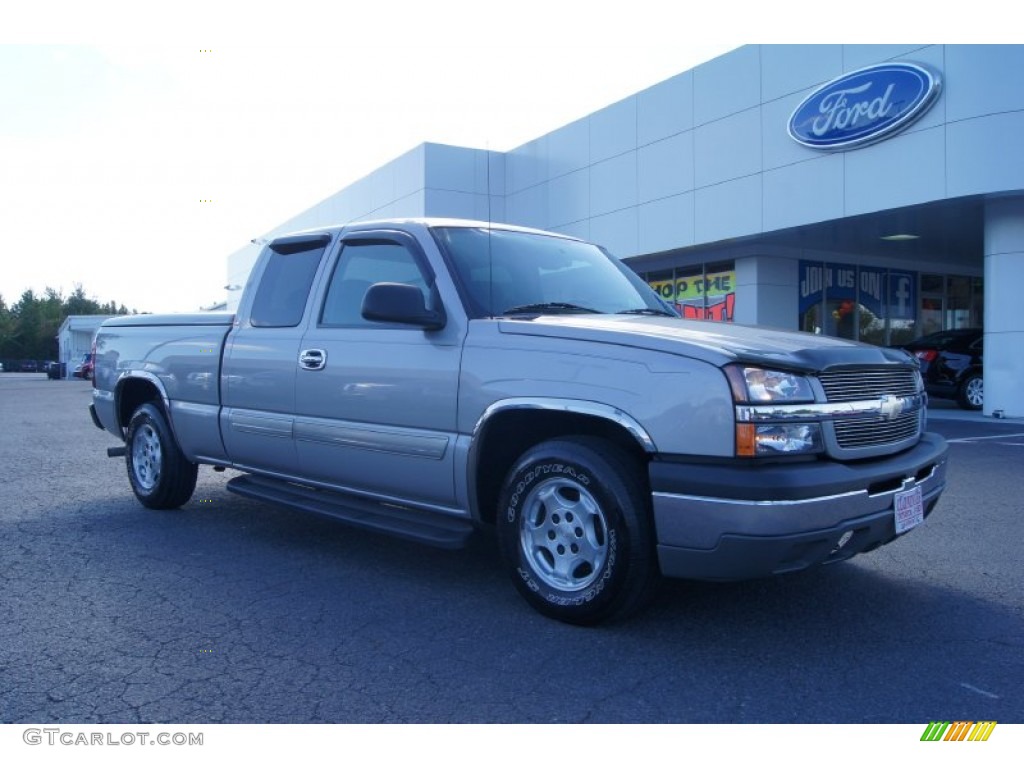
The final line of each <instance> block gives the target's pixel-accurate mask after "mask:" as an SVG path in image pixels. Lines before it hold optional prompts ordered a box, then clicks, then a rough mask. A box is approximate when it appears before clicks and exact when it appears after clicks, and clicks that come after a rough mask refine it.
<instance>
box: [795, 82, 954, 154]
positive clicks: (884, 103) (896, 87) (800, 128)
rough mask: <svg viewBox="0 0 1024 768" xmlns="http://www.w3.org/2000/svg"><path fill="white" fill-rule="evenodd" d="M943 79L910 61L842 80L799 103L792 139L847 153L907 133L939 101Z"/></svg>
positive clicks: (812, 145) (806, 144)
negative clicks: (846, 150) (901, 132)
mask: <svg viewBox="0 0 1024 768" xmlns="http://www.w3.org/2000/svg"><path fill="white" fill-rule="evenodd" d="M941 88H942V78H941V77H940V75H939V73H938V72H936V71H935V70H933V69H931V68H929V67H925V66H922V65H920V64H911V63H909V62H899V63H888V64H876V65H874V66H871V67H864V68H863V69H858V70H856V71H855V72H850V73H848V74H845V75H843V76H841V77H837V78H836V79H835V80H832V81H830V82H828V83H826V84H825V85H823V86H822V87H821V88H818V89H817V90H816V91H814V92H813V93H812V94H811V95H810V96H808V97H807V98H806V99H804V100H803V101H802V102H800V106H798V107H797V108H796V109H795V110H794V111H793V114H792V115H791V116H790V118H789V135H790V137H792V139H793V140H794V141H796V142H798V143H800V144H803V145H804V146H805V147H810V148H812V149H826V150H845V149H854V148H856V147H861V146H864V145H866V144H872V143H874V142H876V141H881V140H882V139H884V138H887V137H889V136H892V135H893V134H895V133H898V132H899V131H902V130H903V129H904V128H906V127H907V126H908V125H910V124H911V123H913V122H914V121H915V120H917V119H918V118H919V117H921V116H922V115H923V114H924V113H925V112H927V111H928V109H929V107H931V106H932V104H934V103H935V100H936V98H938V95H939V91H940V90H941Z"/></svg>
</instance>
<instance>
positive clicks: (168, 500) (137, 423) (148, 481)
mask: <svg viewBox="0 0 1024 768" xmlns="http://www.w3.org/2000/svg"><path fill="white" fill-rule="evenodd" d="M125 442H126V443H127V451H126V452H125V465H126V466H127V468H128V480H129V482H130V483H131V486H132V490H133V491H134V492H135V496H136V498H137V499H138V500H139V501H141V502H142V503H143V505H145V506H147V507H149V508H150V509H177V508H178V507H180V506H181V505H182V504H184V503H185V502H187V501H188V500H189V499H191V498H192V493H193V492H194V491H195V489H196V475H197V473H198V471H199V466H198V465H196V464H193V463H192V462H190V461H189V460H188V459H186V458H185V455H184V454H183V453H182V452H181V448H179V447H178V443H177V442H176V441H175V439H174V434H173V433H172V432H171V428H170V426H168V424H167V419H166V418H165V417H164V414H163V412H162V411H161V410H160V409H159V408H158V407H157V406H156V405H154V404H153V403H144V404H143V405H140V406H139V407H138V409H137V410H136V411H135V413H134V414H132V418H131V421H129V422H128V433H127V439H126V441H125Z"/></svg>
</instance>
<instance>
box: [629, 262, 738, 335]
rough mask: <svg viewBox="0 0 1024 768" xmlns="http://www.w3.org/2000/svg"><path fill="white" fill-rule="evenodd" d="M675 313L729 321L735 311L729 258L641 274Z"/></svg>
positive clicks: (693, 317) (703, 318) (733, 285)
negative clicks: (727, 259)
mask: <svg viewBox="0 0 1024 768" xmlns="http://www.w3.org/2000/svg"><path fill="white" fill-rule="evenodd" d="M643 278H644V280H645V281H647V284H648V285H650V286H651V288H653V289H654V290H655V291H656V292H657V294H658V295H659V296H660V297H661V298H662V299H664V300H665V301H667V302H668V303H669V304H672V305H674V306H675V308H676V309H677V310H678V311H679V314H680V315H682V316H683V317H686V318H691V319H697V320H717V321H720V322H728V323H731V322H732V321H733V320H734V319H735V315H736V265H735V263H734V262H732V261H722V262H714V263H708V264H697V265H693V266H687V267H675V268H673V269H666V270H661V271H659V272H648V273H646V274H644V275H643Z"/></svg>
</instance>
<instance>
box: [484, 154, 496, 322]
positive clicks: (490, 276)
mask: <svg viewBox="0 0 1024 768" xmlns="http://www.w3.org/2000/svg"><path fill="white" fill-rule="evenodd" d="M484 146H485V147H486V150H485V154H484V162H486V163H487V311H488V312H489V313H490V315H491V317H494V258H493V256H492V255H491V225H492V224H493V221H492V217H491V142H490V139H488V140H487V142H485V144H484Z"/></svg>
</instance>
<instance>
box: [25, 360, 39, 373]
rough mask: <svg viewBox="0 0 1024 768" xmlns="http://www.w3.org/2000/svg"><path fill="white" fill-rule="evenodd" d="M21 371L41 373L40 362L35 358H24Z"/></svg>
mask: <svg viewBox="0 0 1024 768" xmlns="http://www.w3.org/2000/svg"><path fill="white" fill-rule="evenodd" d="M21 372H22V373H39V363H37V362H36V361H35V360H22V361H21Z"/></svg>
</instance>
